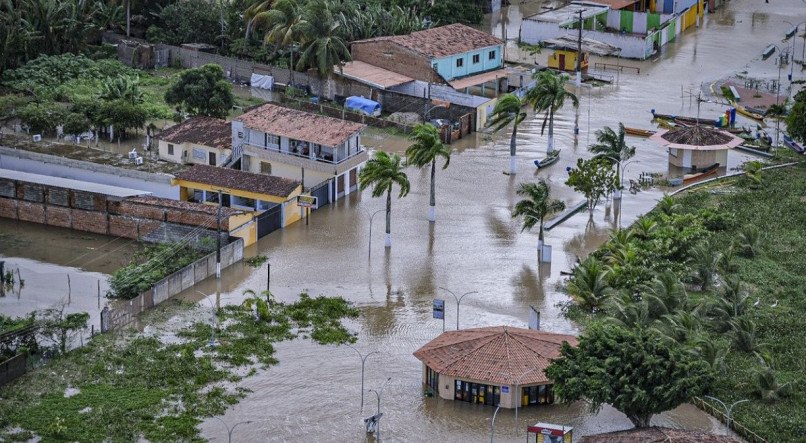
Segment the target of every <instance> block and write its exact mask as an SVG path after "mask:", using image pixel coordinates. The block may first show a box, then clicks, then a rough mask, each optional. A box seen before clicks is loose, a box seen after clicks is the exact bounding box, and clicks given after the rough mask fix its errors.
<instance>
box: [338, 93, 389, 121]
mask: <svg viewBox="0 0 806 443" xmlns="http://www.w3.org/2000/svg"><path fill="white" fill-rule="evenodd" d="M344 107H345V108H347V109H349V110H351V111H355V112H360V113H362V114H366V115H372V116H376V117H377V116H379V115H381V104H380V103H378V102H376V101H372V100H370V99H368V98H364V97H358V96H352V97H347V100H345V101H344Z"/></svg>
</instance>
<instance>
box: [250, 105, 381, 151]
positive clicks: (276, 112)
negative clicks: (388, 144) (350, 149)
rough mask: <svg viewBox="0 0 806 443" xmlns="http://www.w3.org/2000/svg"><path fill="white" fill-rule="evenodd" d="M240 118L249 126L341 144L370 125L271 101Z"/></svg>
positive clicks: (276, 133)
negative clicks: (286, 106) (275, 103)
mask: <svg viewBox="0 0 806 443" xmlns="http://www.w3.org/2000/svg"><path fill="white" fill-rule="evenodd" d="M238 120H240V121H242V122H243V123H244V125H245V126H246V127H247V128H251V129H256V130H258V131H262V132H266V133H269V134H274V135H279V136H282V137H288V138H292V139H295V140H303V141H307V142H311V143H317V144H320V145H323V146H338V145H340V144H342V143H344V142H345V141H346V140H347V139H348V138H350V136H351V135H353V134H355V133H356V132H358V131H361V130H362V129H364V128H365V127H366V125H362V124H360V123H353V122H349V121H346V120H341V119H338V118H332V117H326V116H324V115H318V114H312V113H310V112H304V111H298V110H296V109H290V108H285V107H282V106H277V105H273V104H270V103H267V104H265V105H262V106H258V107H257V108H255V109H252V110H251V111H249V112H247V113H245V114H243V115H241V116H240V117H238Z"/></svg>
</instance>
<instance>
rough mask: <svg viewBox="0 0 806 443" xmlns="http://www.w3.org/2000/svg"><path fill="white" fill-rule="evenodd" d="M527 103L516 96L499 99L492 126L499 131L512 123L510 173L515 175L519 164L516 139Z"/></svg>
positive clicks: (524, 116) (492, 117)
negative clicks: (516, 154) (516, 156)
mask: <svg viewBox="0 0 806 443" xmlns="http://www.w3.org/2000/svg"><path fill="white" fill-rule="evenodd" d="M525 104H526V102H525V101H523V100H521V99H520V98H518V96H517V95H514V94H506V95H504V96H502V97H501V98H499V99H498V102H497V103H496V104H495V108H493V113H492V115H491V120H490V125H491V126H492V127H493V130H495V131H497V130H499V129H501V128H503V127H505V126H507V125H509V124H510V123H513V124H514V125H513V126H512V136H511V137H510V138H509V173H510V174H515V173H516V172H517V171H518V163H517V161H516V160H515V150H516V139H517V137H518V125H519V124H521V122H522V121H523V120H524V119H525V118H526V112H525V111H524V110H523V105H525Z"/></svg>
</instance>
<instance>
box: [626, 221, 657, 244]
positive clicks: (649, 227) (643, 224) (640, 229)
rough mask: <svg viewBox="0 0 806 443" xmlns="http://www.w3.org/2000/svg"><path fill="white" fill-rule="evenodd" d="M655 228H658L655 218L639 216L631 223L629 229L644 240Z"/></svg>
mask: <svg viewBox="0 0 806 443" xmlns="http://www.w3.org/2000/svg"><path fill="white" fill-rule="evenodd" d="M656 229H658V223H657V222H656V221H655V220H652V219H651V218H648V217H641V218H639V219H638V221H636V222H635V224H633V226H632V229H630V230H631V231H632V232H633V235H634V236H635V237H637V238H640V239H642V240H646V239H648V238H649V237H650V236H651V235H652V233H653V232H655V230H656Z"/></svg>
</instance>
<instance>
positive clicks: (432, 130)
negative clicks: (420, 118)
mask: <svg viewBox="0 0 806 443" xmlns="http://www.w3.org/2000/svg"><path fill="white" fill-rule="evenodd" d="M439 135H440V134H439V130H438V129H437V128H436V126H434V125H432V124H430V123H420V124H418V125H417V126H415V127H414V129H413V130H412V132H411V135H410V136H409V139H410V140H412V141H414V144H412V145H411V146H409V147H408V149H406V162H407V163H409V164H411V165H413V166H415V167H417V168H423V167H425V166H428V165H431V200H430V201H429V203H430V204H429V208H428V220H429V221H436V219H437V212H436V205H437V202H436V171H437V158H439V157H442V159H443V160H445V164H444V165H442V169H446V168H447V167H448V165H449V164H450V163H451V149H450V148H449V147H447V146H445V145H444V144H442V141H440V137H439Z"/></svg>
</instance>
